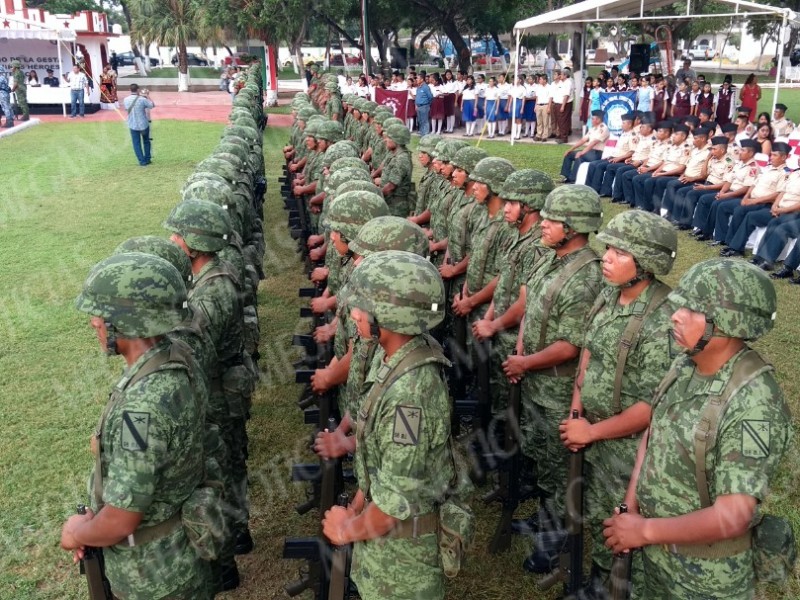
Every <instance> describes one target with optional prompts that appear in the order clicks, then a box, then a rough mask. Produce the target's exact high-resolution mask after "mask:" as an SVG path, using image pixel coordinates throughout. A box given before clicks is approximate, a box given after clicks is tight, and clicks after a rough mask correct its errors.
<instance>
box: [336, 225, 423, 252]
mask: <svg viewBox="0 0 800 600" xmlns="http://www.w3.org/2000/svg"><path fill="white" fill-rule="evenodd" d="M349 248H350V251H351V252H354V253H355V254H358V255H360V256H364V257H366V256H369V255H370V254H373V253H375V252H383V251H384V250H403V251H404V252H412V253H414V254H417V255H419V256H422V257H426V256H428V249H429V242H428V236H427V235H426V234H425V231H424V230H423V229H422V227H420V226H419V225H417V224H416V223H412V222H411V221H409V220H408V219H404V218H402V217H395V216H391V215H390V216H386V217H377V218H375V219H372V220H371V221H367V223H365V224H364V226H363V227H362V228H361V229H359V230H358V235H357V236H356V237H355V239H354V240H353V241H351V242H350V245H349Z"/></svg>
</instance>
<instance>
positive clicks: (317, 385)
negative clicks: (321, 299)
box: [311, 327, 331, 394]
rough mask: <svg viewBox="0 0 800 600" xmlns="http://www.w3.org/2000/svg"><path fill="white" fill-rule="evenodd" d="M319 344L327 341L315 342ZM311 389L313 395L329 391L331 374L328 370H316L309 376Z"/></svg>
mask: <svg viewBox="0 0 800 600" xmlns="http://www.w3.org/2000/svg"><path fill="white" fill-rule="evenodd" d="M319 329H322V327H318V328H317V330H319ZM314 339H316V332H315V335H314ZM316 341H317V342H319V343H322V342H323V341H327V340H318V339H317V340H316ZM311 389H312V390H314V393H315V394H324V393H325V392H327V391H328V390H329V389H331V372H330V370H329V369H327V368H325V369H317V370H316V371H315V372H314V374H313V375H312V376H311Z"/></svg>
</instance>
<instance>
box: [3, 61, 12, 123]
mask: <svg viewBox="0 0 800 600" xmlns="http://www.w3.org/2000/svg"><path fill="white" fill-rule="evenodd" d="M0 111H1V112H2V113H3V115H4V116H5V118H6V124H5V125H4V127H7V128H9V129H10V128H12V127H13V126H14V109H13V108H12V107H11V86H9V85H8V73H7V72H6V68H5V67H4V66H3V65H0Z"/></svg>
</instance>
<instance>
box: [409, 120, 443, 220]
mask: <svg viewBox="0 0 800 600" xmlns="http://www.w3.org/2000/svg"><path fill="white" fill-rule="evenodd" d="M441 139H442V138H441V136H439V135H436V134H434V133H429V134H428V135H424V136H422V137H421V138H420V140H419V144H418V145H417V152H418V154H417V160H419V164H420V165H421V166H422V168H423V169H425V172H424V173H423V174H422V177H421V178H420V180H419V185H417V201H416V203H415V206H414V213H413V216H411V217H409V219H410V220H411V221H412V222H414V223H416V224H417V225H426V224H427V223H428V221H429V220H430V218H431V214H430V210H429V209H428V190H429V189H430V186H431V183H432V182H433V181H434V180H435V179H436V175H437V173H436V171H434V169H433V158H434V150H435V148H436V145H437V144H438V143H439V142H440V141H441Z"/></svg>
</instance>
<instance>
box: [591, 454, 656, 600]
mask: <svg viewBox="0 0 800 600" xmlns="http://www.w3.org/2000/svg"><path fill="white" fill-rule="evenodd" d="M598 458H599V457H598ZM615 466H616V465H613V464H603V463H601V462H600V461H596V460H595V461H593V462H589V461H588V460H586V461H584V466H583V474H584V488H583V489H584V495H583V510H584V527H585V528H586V529H588V532H589V536H590V537H591V539H592V566H593V568H594V569H596V570H597V571H599V573H598V576H600V577H602V578H603V580H604V581H606V580H607V579H608V577H609V575H610V573H611V563H612V561H613V559H614V555H613V553H612V552H611V550H609V549H608V548H607V547H606V545H605V536H604V535H603V520H605V519H607V518H608V517H610V516H611V515H612V514H613V513H614V508H615V507H616V506H618V505H619V504H620V502H622V500H623V499H624V498H625V492H626V491H627V489H628V483H629V482H630V478H631V470H632V469H633V465H631V466H630V467H629V468H627V469H625V468H622V469H619V468H614V467H615ZM631 583H632V591H631V596H630V598H631V600H637V598H645V597H646V596H644V595H643V590H644V567H643V564H642V553H641V552H640V551H636V552H634V553H633V561H632V565H631Z"/></svg>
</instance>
